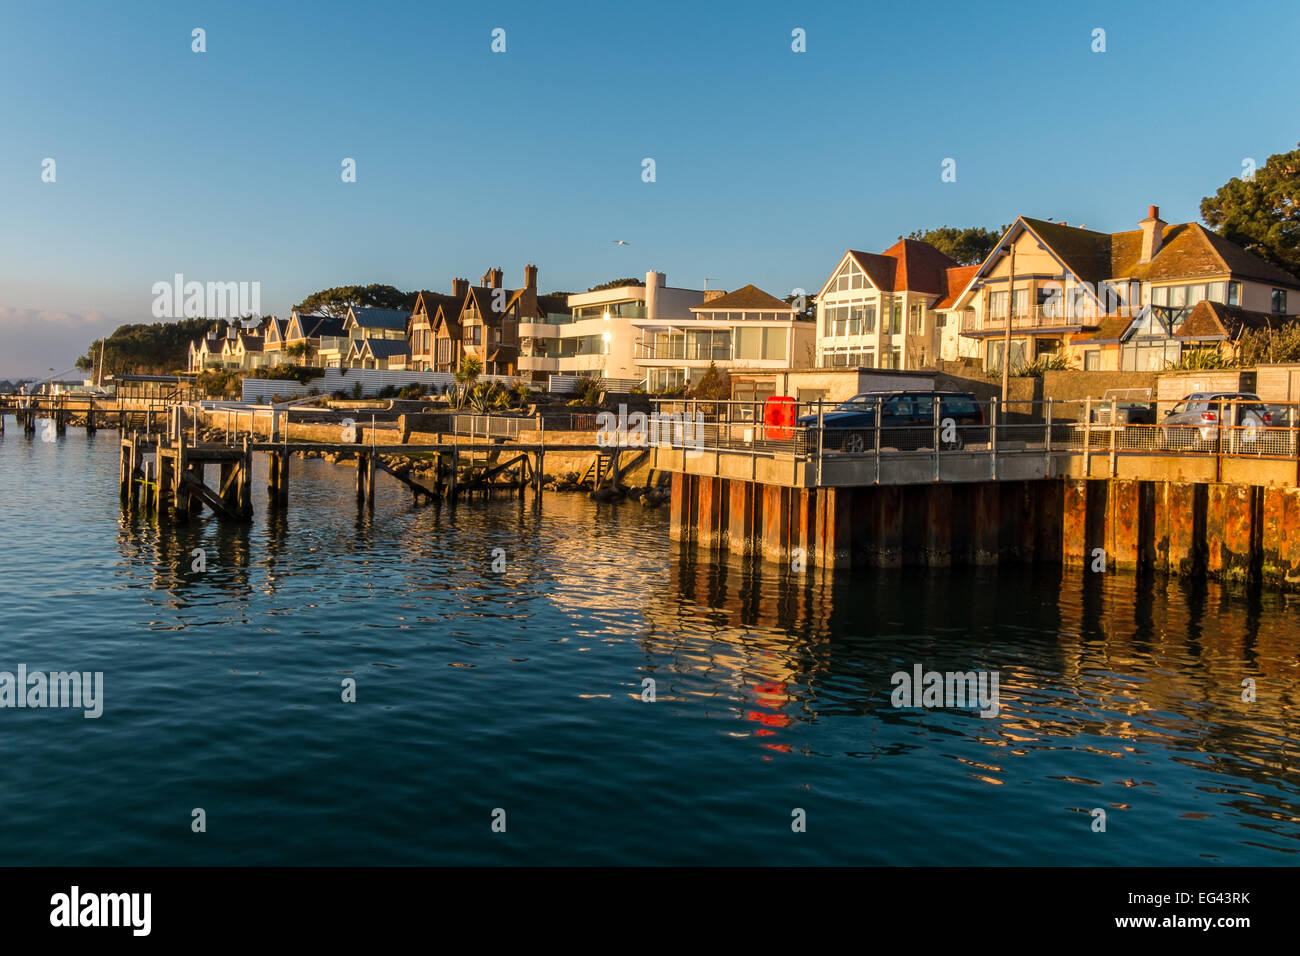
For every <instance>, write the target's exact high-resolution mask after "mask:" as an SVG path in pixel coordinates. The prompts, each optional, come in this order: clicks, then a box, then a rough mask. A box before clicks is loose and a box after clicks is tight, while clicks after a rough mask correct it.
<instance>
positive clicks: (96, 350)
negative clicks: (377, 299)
mask: <svg viewBox="0 0 1300 956" xmlns="http://www.w3.org/2000/svg"><path fill="white" fill-rule="evenodd" d="M228 325H229V323H228V322H227V320H226V319H179V320H177V321H175V322H150V323H135V324H131V325H119V326H118V327H117V328H116V329H114V330H113V333H112V334H111V335H109V336H108V338H106V339H103V340H101V339H96V340H95V341H93V342H91V343H90V347H89V348H87V349H86V354H85V355H83V356H82V357H81V358H79V359H77V368H79V369H86V370H89V369H91V368H95V367H96V366H97V365H98V364H99V356H100V342H101V341H102V342H103V345H104V349H103V354H104V369H103V370H104V374H106V375H124V374H143V375H151V374H152V375H169V374H171V373H173V372H175V371H176V370H178V369H183V368H185V366H186V364H187V359H188V356H189V347H190V343H191V342H193V341H194V340H196V339H201V338H203V337H204V336H206V335H208V334H209V333H214V334H216V335H218V336H224V335H225V334H226V328H227V326H228Z"/></svg>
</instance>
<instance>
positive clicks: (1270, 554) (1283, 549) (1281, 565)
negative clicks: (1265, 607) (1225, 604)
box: [1260, 488, 1300, 588]
mask: <svg viewBox="0 0 1300 956" xmlns="http://www.w3.org/2000/svg"><path fill="white" fill-rule="evenodd" d="M1263 499H1264V500H1263V503H1262V505H1261V512H1262V521H1261V524H1262V527H1261V529H1260V552H1261V553H1260V559H1261V560H1260V576H1261V578H1262V580H1263V582H1264V584H1266V585H1268V586H1269V587H1283V588H1296V587H1300V488H1264V489H1263Z"/></svg>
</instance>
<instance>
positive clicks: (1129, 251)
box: [1012, 216, 1300, 288]
mask: <svg viewBox="0 0 1300 956" xmlns="http://www.w3.org/2000/svg"><path fill="white" fill-rule="evenodd" d="M1020 221H1021V222H1023V223H1024V224H1025V226H1026V227H1027V228H1028V229H1029V230H1030V231H1031V232H1033V233H1034V234H1035V235H1036V236H1037V237H1038V238H1039V239H1041V240H1042V241H1043V243H1044V244H1045V245H1047V246H1048V247H1050V250H1051V252H1052V253H1054V254H1055V255H1056V257H1057V258H1058V259H1060V260H1061V262H1062V263H1063V264H1064V265H1065V267H1066V268H1067V269H1069V271H1070V272H1071V273H1073V274H1074V276H1075V277H1076V278H1078V279H1080V280H1082V281H1084V282H1088V283H1091V284H1092V285H1093V287H1096V286H1098V285H1099V284H1100V283H1101V282H1103V281H1104V280H1106V279H1130V280H1137V281H1155V282H1161V281H1174V280H1178V279H1197V278H1210V277H1213V276H1222V275H1225V274H1231V275H1232V276H1233V277H1235V278H1240V279H1255V280H1258V281H1262V282H1273V283H1277V284H1279V285H1286V286H1289V287H1290V288H1300V279H1297V278H1296V277H1295V276H1292V275H1290V274H1289V273H1287V272H1286V271H1285V270H1284V269H1281V268H1279V267H1277V266H1275V265H1273V263H1271V262H1268V261H1267V260H1265V259H1261V258H1260V257H1259V256H1257V255H1255V254H1254V253H1252V252H1247V251H1246V250H1245V249H1243V248H1241V247H1240V246H1238V245H1237V244H1236V243H1234V242H1230V241H1229V240H1227V239H1224V238H1223V237H1222V236H1220V235H1218V234H1216V233H1213V232H1211V231H1210V230H1208V229H1206V228H1205V227H1204V226H1202V225H1201V224H1200V223H1195V222H1184V223H1177V224H1174V225H1167V226H1165V227H1164V229H1163V230H1162V232H1161V245H1160V250H1159V251H1158V252H1157V253H1156V254H1155V256H1154V257H1153V258H1152V259H1151V261H1150V262H1146V263H1140V262H1138V260H1139V259H1140V258H1141V256H1142V230H1141V229H1131V230H1128V231H1126V232H1116V233H1108V232H1095V231H1094V230H1091V229H1080V228H1078V227H1077V226H1066V225H1063V224H1061V223H1059V222H1046V221H1044V220H1042V219H1031V218H1029V217H1027V216H1022V217H1020ZM1012 228H1014V226H1013V227H1012Z"/></svg>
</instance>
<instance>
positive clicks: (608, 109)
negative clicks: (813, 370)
mask: <svg viewBox="0 0 1300 956" xmlns="http://www.w3.org/2000/svg"><path fill="white" fill-rule="evenodd" d="M1298 26H1300V5H1297V4H1295V3H1293V2H1275V3H1259V2H1249V0H1247V2H1234V3H1232V4H1230V5H1229V4H1224V3H1222V2H1175V3H1164V2H1157V3H1145V4H1141V5H1138V4H1132V3H1127V2H1124V3H1120V2H1117V3H1110V2H1100V3H1072V4H1068V5H1064V6H1062V8H1061V9H1059V10H1058V9H1056V8H1055V5H1034V4H1010V3H979V4H977V3H971V2H952V3H934V2H931V3H926V4H920V3H909V4H893V5H888V6H886V5H881V4H864V3H859V2H854V3H835V4H819V5H817V6H816V8H815V9H810V8H809V7H808V6H807V5H805V4H797V3H769V2H763V0H750V2H746V3H699V2H696V3H676V2H664V3H655V4H628V3H613V2H610V3H562V2H554V3H546V4H541V3H537V2H535V0H533V2H527V3H486V4H457V5H444V4H433V3H425V2H404V3H378V2H377V3H335V2H323V3H313V4H311V5H308V4H280V3H274V2H257V3H247V2H242V0H241V2H232V0H223V2H211V3H183V2H129V0H128V2H123V3H113V4H104V3H92V2H84V3H61V4H57V5H55V4H50V3H48V2H29V0H6V3H5V5H4V6H3V7H0V217H2V218H3V222H4V226H5V228H3V229H0V332H2V333H3V334H4V335H5V340H6V347H5V348H4V349H3V350H0V376H14V375H18V374H36V373H40V374H45V372H46V369H47V368H49V367H55V368H56V371H62V370H63V369H66V368H69V367H70V366H71V365H72V362H73V360H74V359H75V358H76V356H77V355H78V354H81V352H82V351H83V350H84V347H85V345H86V343H87V342H88V341H89V340H90V339H92V338H94V337H96V336H98V335H100V334H103V333H104V332H106V331H109V330H111V329H112V328H113V327H115V326H116V325H118V324H121V323H123V322H133V321H152V316H151V314H150V305H151V303H152V301H153V295H152V292H151V288H152V286H153V283H155V282H158V281H170V279H171V277H172V275H173V274H174V273H177V272H179V273H183V274H184V275H185V277H186V279H187V280H198V281H202V282H206V281H222V282H224V281H246V282H253V281H256V282H260V283H261V291H262V309H263V311H265V312H275V313H278V314H282V315H283V314H286V313H287V312H288V310H289V307H290V306H291V305H292V304H293V303H294V302H296V301H298V300H299V299H301V298H302V297H303V296H305V295H306V294H308V293H310V292H312V291H315V290H316V289H319V288H323V287H327V286H332V285H342V284H351V283H368V282H383V283H391V284H392V285H396V286H398V287H400V288H402V289H417V288H430V287H431V288H434V289H438V290H446V289H447V288H448V287H449V286H450V281H451V278H452V277H453V276H466V277H468V278H470V279H473V280H477V279H478V277H479V276H480V275H482V273H483V272H484V271H485V270H486V269H488V268H489V267H492V266H500V267H502V268H503V269H504V270H505V276H506V284H507V285H512V286H513V285H518V284H519V283H520V282H521V281H522V269H523V266H524V265H525V263H529V262H534V263H536V264H537V265H538V266H539V267H540V271H541V278H540V285H541V286H542V289H543V291H551V290H557V289H564V290H577V291H581V290H585V289H586V288H587V287H589V286H591V285H593V284H595V283H598V282H602V281H605V280H607V279H610V278H615V277H618V276H623V275H640V274H643V273H644V272H645V271H646V270H647V269H651V268H654V269H659V270H661V271H664V272H666V273H667V274H668V281H669V284H671V285H680V286H686V287H693V288H699V287H701V286H702V284H703V282H704V280H705V278H706V277H708V279H709V285H710V287H719V288H729V289H730V288H735V287H737V286H740V285H743V284H745V283H747V282H753V283H755V284H757V285H759V286H761V287H763V288H765V289H767V290H768V291H770V292H773V293H774V294H777V295H784V294H786V293H788V292H789V291H790V290H791V289H793V288H795V287H803V288H807V289H809V290H813V289H816V288H817V287H819V286H820V285H821V283H822V282H823V281H824V280H825V278H826V276H827V274H828V273H829V271H830V270H831V269H832V268H833V266H834V265H835V263H836V261H837V260H838V258H839V256H840V254H841V253H842V252H843V250H844V249H845V248H848V247H854V248H860V249H866V250H874V251H879V250H881V249H883V248H885V247H886V246H888V245H889V244H891V243H892V242H893V241H894V240H895V239H896V238H897V237H898V236H899V235H900V234H906V233H908V232H910V231H911V230H913V229H917V228H925V227H931V226H939V225H944V224H948V225H961V226H966V225H982V226H991V227H996V226H999V225H1001V224H1003V223H1007V222H1010V221H1011V220H1012V219H1013V218H1014V217H1015V216H1016V215H1032V216H1039V217H1043V218H1046V217H1048V216H1052V217H1055V218H1057V219H1065V220H1067V221H1069V222H1071V223H1087V224H1088V225H1089V226H1090V227H1093V228H1099V229H1103V230H1112V229H1114V230H1118V229H1125V228H1134V227H1135V226H1136V223H1137V221H1138V220H1139V219H1140V218H1142V216H1143V215H1145V211H1146V207H1147V205H1148V204H1151V203H1156V204H1158V205H1159V206H1160V207H1161V213H1162V215H1163V217H1164V218H1165V219H1166V220H1168V221H1171V222H1175V221H1186V220H1190V219H1196V218H1198V216H1199V203H1200V199H1201V197H1202V196H1204V195H1207V194H1210V193H1213V191H1214V190H1215V189H1216V188H1217V187H1218V186H1220V185H1221V184H1222V183H1223V182H1225V181H1226V180H1227V179H1229V178H1230V177H1232V176H1234V175H1238V174H1240V172H1241V164H1242V160H1243V158H1245V157H1253V158H1254V159H1255V160H1256V161H1257V162H1259V163H1261V164H1262V163H1263V161H1264V160H1265V159H1266V158H1267V156H1268V155H1270V154H1271V153H1276V152H1282V151H1285V150H1288V149H1293V148H1295V146H1296V143H1297V141H1300V97H1296V96H1295V95H1294V92H1293V91H1294V90H1295V80H1294V69H1295V68H1294V56H1293V53H1294V50H1293V46H1294V44H1293V42H1292V40H1291V38H1293V37H1294V36H1295V35H1296V33H1297V27H1298ZM195 27H201V28H203V29H204V30H205V31H206V40H207V52H206V53H202V54H198V53H194V52H192V50H191V31H192V30H193V29H194V28H195ZM497 27H500V28H503V29H504V30H505V31H506V52H505V53H493V52H492V51H491V49H490V47H491V42H492V37H491V31H492V30H493V29H494V28H497ZM796 27H798V28H802V29H804V30H805V31H806V34H807V52H806V53H794V52H792V51H791V31H792V30H793V29H795V28H796ZM1098 27H1100V28H1103V29H1105V30H1106V48H1107V49H1106V52H1105V53H1094V52H1092V50H1091V45H1092V31H1093V29H1094V28H1098ZM1287 91H1292V92H1287ZM46 157H51V158H53V159H54V160H55V161H56V163H57V167H56V169H57V179H56V181H55V182H54V183H44V182H42V181H41V162H42V160H43V159H44V158H46ZM345 157H350V158H353V159H355V160H356V163H357V181H356V182H355V183H344V182H342V180H341V177H340V171H341V166H340V164H341V161H342V160H343V159H344V158H345ZM645 157H651V158H653V159H654V160H655V163H656V181H655V182H653V183H646V182H643V181H642V179H641V169H642V167H641V161H642V159H643V158H645ZM945 158H952V159H955V160H956V164H957V165H956V172H957V181H956V182H952V183H944V182H942V181H941V179H940V172H941V163H942V161H943V160H944V159H945ZM613 239H626V240H627V241H628V243H629V245H627V246H616V245H614V244H613V242H612V241H611V240H613Z"/></svg>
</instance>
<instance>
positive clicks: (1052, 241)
mask: <svg viewBox="0 0 1300 956" xmlns="http://www.w3.org/2000/svg"><path fill="white" fill-rule="evenodd" d="M1019 221H1020V222H1022V223H1024V224H1025V226H1026V227H1027V228H1028V229H1029V231H1030V232H1032V233H1033V234H1034V235H1036V236H1037V237H1038V238H1039V239H1041V240H1042V241H1043V243H1044V244H1045V245H1047V246H1049V247H1050V249H1051V251H1052V252H1053V253H1054V254H1055V255H1056V258H1058V259H1059V260H1061V263H1062V264H1063V265H1064V266H1065V268H1067V269H1068V270H1069V271H1070V272H1071V273H1072V274H1073V275H1074V277H1075V278H1076V279H1080V280H1082V281H1084V282H1087V283H1090V284H1091V285H1092V287H1093V288H1096V287H1097V286H1098V285H1100V284H1101V283H1102V282H1104V281H1105V280H1107V279H1118V278H1122V277H1121V276H1117V275H1115V274H1114V273H1113V272H1112V271H1111V236H1110V233H1108V232H1096V231H1094V230H1092V229H1080V228H1079V227H1078V226H1066V225H1063V224H1062V223H1059V222H1047V221H1046V220H1044V219H1030V218H1029V217H1028V216H1021V217H1020V220H1019ZM1011 229H1015V224H1014V223H1013V224H1012V226H1011ZM1010 231H1011V230H1008V232H1010ZM999 245H1001V243H999ZM985 261H988V260H985Z"/></svg>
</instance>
